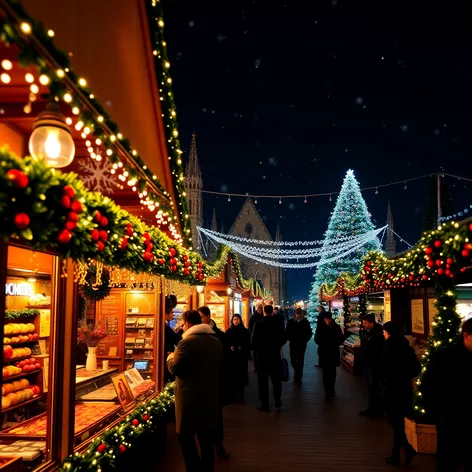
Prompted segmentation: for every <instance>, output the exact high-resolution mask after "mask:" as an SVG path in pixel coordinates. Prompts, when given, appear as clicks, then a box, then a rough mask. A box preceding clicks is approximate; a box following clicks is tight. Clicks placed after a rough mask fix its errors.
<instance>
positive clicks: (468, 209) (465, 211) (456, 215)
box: [440, 204, 472, 221]
mask: <svg viewBox="0 0 472 472" xmlns="http://www.w3.org/2000/svg"><path fill="white" fill-rule="evenodd" d="M471 210H472V204H471V205H469V208H464V210H463V211H460V212H459V213H455V214H454V215H449V216H441V218H440V221H449V220H455V219H456V218H462V217H463V216H467V215H468V213H469V211H471ZM471 213H472V211H471Z"/></svg>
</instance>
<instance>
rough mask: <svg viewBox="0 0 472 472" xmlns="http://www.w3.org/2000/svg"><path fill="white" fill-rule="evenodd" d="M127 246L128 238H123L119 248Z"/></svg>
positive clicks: (123, 248)
mask: <svg viewBox="0 0 472 472" xmlns="http://www.w3.org/2000/svg"><path fill="white" fill-rule="evenodd" d="M127 247H128V238H123V239H122V240H121V244H120V249H122V250H123V251H124V250H125V249H126V248H127Z"/></svg>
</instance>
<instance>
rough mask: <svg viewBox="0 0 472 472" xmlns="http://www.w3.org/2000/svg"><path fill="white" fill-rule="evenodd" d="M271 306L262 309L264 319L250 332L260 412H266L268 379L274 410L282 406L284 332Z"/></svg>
mask: <svg viewBox="0 0 472 472" xmlns="http://www.w3.org/2000/svg"><path fill="white" fill-rule="evenodd" d="M273 311H274V309H273V307H272V305H266V306H265V307H264V318H263V319H262V320H260V321H258V322H257V323H256V324H255V326H254V330H253V332H252V338H251V345H252V348H253V350H254V352H255V358H256V363H257V386H258V391H259V400H260V402H261V404H260V406H259V408H258V409H259V410H260V411H264V412H268V411H270V408H269V377H270V379H271V381H272V388H273V395H274V400H275V408H276V409H280V408H281V406H282V400H281V395H282V380H281V356H280V350H281V348H282V346H283V345H284V344H285V341H286V340H285V331H284V329H283V328H282V325H281V323H280V322H279V320H278V319H277V318H275V317H274V316H273Z"/></svg>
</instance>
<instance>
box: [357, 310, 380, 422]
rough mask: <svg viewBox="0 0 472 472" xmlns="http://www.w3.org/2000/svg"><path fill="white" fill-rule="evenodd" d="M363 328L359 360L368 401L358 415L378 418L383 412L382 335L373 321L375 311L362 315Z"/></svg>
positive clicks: (378, 326)
mask: <svg viewBox="0 0 472 472" xmlns="http://www.w3.org/2000/svg"><path fill="white" fill-rule="evenodd" d="M362 326H363V330H362V331H361V333H360V337H361V349H360V354H361V360H362V364H363V366H364V377H365V380H366V384H367V392H368V398H369V403H368V407H367V409H365V410H362V411H360V412H359V415H360V416H368V417H369V418H372V419H375V418H380V417H381V416H382V412H383V405H382V403H383V401H382V350H383V345H384V336H383V331H382V327H381V326H380V325H379V324H378V323H376V322H375V313H367V314H366V315H364V316H363V317H362Z"/></svg>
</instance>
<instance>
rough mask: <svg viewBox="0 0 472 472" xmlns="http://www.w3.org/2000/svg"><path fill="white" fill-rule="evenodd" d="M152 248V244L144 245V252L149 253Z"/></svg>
mask: <svg viewBox="0 0 472 472" xmlns="http://www.w3.org/2000/svg"><path fill="white" fill-rule="evenodd" d="M153 247H154V245H153V244H152V243H147V244H146V252H151V251H152V248H153Z"/></svg>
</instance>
